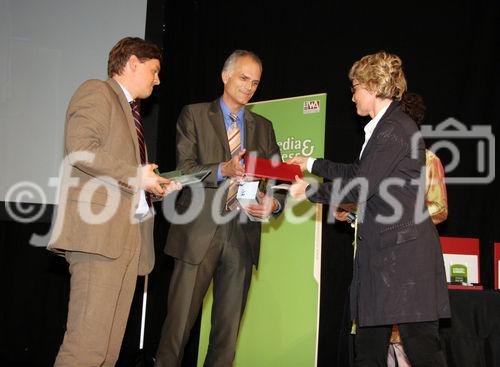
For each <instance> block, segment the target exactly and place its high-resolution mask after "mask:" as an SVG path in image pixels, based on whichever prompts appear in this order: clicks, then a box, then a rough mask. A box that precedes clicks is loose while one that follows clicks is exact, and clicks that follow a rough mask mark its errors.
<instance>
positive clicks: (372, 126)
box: [365, 104, 390, 136]
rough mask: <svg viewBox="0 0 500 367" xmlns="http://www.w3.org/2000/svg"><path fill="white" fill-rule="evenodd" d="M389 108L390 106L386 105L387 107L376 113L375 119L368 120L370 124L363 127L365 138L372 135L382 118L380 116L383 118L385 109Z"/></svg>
mask: <svg viewBox="0 0 500 367" xmlns="http://www.w3.org/2000/svg"><path fill="white" fill-rule="evenodd" d="M389 106H390V104H388V105H387V106H385V107H384V108H382V109H381V110H380V111H378V113H377V114H376V115H375V117H374V118H372V119H371V120H370V122H369V123H367V124H366V126H365V136H371V135H372V134H373V131H374V130H375V128H376V127H377V124H378V122H379V121H380V119H381V118H382V116H384V113H385V111H387V109H388V108H389Z"/></svg>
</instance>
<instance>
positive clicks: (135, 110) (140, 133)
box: [130, 101, 146, 164]
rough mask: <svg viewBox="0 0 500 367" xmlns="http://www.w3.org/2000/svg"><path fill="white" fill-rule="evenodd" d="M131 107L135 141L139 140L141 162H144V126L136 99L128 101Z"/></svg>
mask: <svg viewBox="0 0 500 367" xmlns="http://www.w3.org/2000/svg"><path fill="white" fill-rule="evenodd" d="M130 107H131V108H132V117H133V118H134V125H135V131H136V133H137V141H138V142H139V152H140V154H141V164H146V143H145V141H144V126H142V119H141V113H140V112H139V104H138V103H137V102H136V101H132V102H130Z"/></svg>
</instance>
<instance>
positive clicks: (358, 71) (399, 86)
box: [349, 51, 406, 101]
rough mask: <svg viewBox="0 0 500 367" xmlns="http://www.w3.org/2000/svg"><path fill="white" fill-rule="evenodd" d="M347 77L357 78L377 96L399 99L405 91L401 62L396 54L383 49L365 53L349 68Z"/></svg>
mask: <svg viewBox="0 0 500 367" xmlns="http://www.w3.org/2000/svg"><path fill="white" fill-rule="evenodd" d="M349 79H350V80H351V81H352V80H357V81H358V82H359V83H360V84H362V85H363V86H364V87H365V88H366V89H368V90H370V91H373V92H375V93H376V95H377V97H379V98H389V99H392V100H393V101H400V100H401V97H402V96H403V93H404V92H405V91H406V79H405V74H404V72H403V62H402V61H401V59H400V58H399V57H398V56H397V55H393V54H390V53H387V52H385V51H381V52H377V53H375V54H372V55H366V56H364V57H363V58H361V60H358V61H356V62H355V63H354V64H353V65H352V67H351V70H349Z"/></svg>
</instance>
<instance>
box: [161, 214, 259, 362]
mask: <svg viewBox="0 0 500 367" xmlns="http://www.w3.org/2000/svg"><path fill="white" fill-rule="evenodd" d="M251 278H252V256H251V251H250V247H249V246H248V244H247V242H246V240H245V233H243V231H242V229H241V227H240V225H239V224H238V223H237V222H236V220H234V221H231V222H229V223H227V224H225V225H222V226H219V227H218V229H217V231H216V233H215V235H214V238H213V240H212V242H211V244H210V248H209V250H208V251H207V254H206V255H205V257H204V258H203V260H202V262H201V263H200V264H198V265H193V264H188V263H185V262H183V261H181V260H179V259H175V265H174V271H173V274H172V278H171V280H170V288H169V293H168V302H167V304H168V309H167V317H166V319H165V321H164V323H163V327H162V335H161V339H160V343H159V346H158V350H157V353H156V363H155V366H156V367H180V366H181V362H182V357H183V353H184V347H185V345H186V343H187V341H188V339H189V334H190V332H191V329H192V327H193V325H194V323H195V321H196V319H197V316H198V314H199V311H200V308H201V306H202V303H203V298H204V297H205V294H206V292H207V290H208V287H209V286H210V282H211V281H212V279H213V299H214V301H213V305H212V315H211V329H210V339H209V346H208V352H207V356H206V358H205V363H204V366H205V367H215V366H218V367H228V366H232V363H233V360H234V356H235V349H236V341H237V338H238V331H239V326H240V321H241V317H242V315H243V311H244V309H245V304H246V299H247V294H248V289H249V287H250V282H251Z"/></svg>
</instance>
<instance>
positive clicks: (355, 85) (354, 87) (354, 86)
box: [351, 83, 360, 94]
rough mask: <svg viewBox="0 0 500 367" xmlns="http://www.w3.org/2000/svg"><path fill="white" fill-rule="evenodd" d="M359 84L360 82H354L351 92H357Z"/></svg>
mask: <svg viewBox="0 0 500 367" xmlns="http://www.w3.org/2000/svg"><path fill="white" fill-rule="evenodd" d="M358 85H360V83H357V84H353V85H352V86H351V93H352V94H354V93H355V92H356V87H357V86H358Z"/></svg>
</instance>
